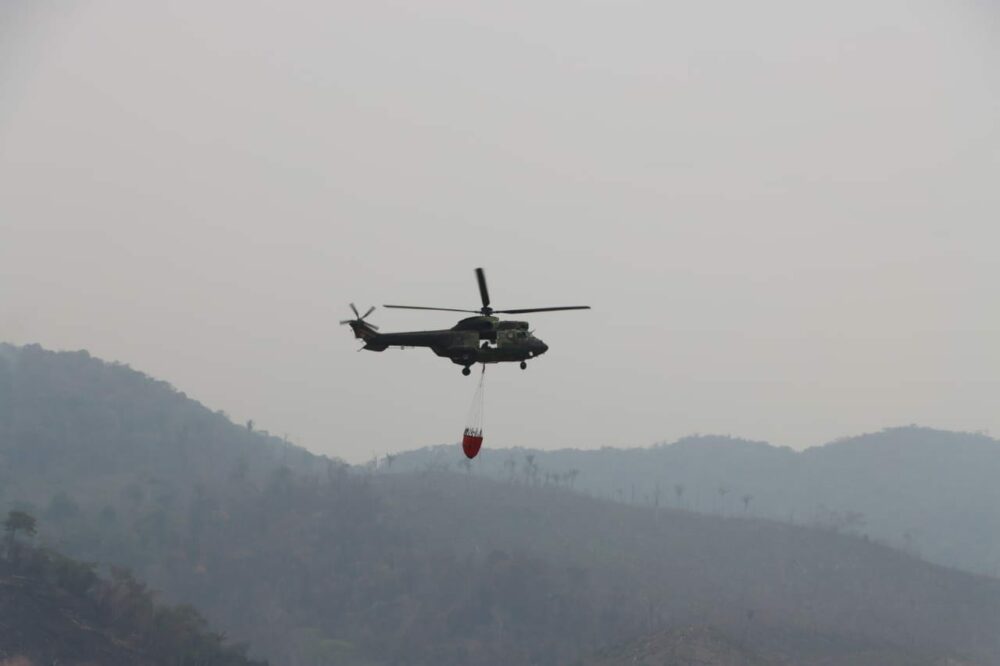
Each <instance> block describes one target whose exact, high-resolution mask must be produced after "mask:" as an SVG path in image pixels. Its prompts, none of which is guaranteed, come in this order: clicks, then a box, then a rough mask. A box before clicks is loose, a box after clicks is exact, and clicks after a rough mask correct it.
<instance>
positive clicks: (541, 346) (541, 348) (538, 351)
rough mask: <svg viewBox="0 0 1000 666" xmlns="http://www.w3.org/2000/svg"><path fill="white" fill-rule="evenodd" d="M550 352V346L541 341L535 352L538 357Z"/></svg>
mask: <svg viewBox="0 0 1000 666" xmlns="http://www.w3.org/2000/svg"><path fill="white" fill-rule="evenodd" d="M548 350H549V346H548V345H547V344H545V343H544V342H542V341H541V340H539V341H538V348H537V349H536V350H535V355H536V356H538V355H541V354H544V353H545V352H547V351H548Z"/></svg>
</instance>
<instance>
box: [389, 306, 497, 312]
mask: <svg viewBox="0 0 1000 666" xmlns="http://www.w3.org/2000/svg"><path fill="white" fill-rule="evenodd" d="M382 307H384V308H396V309H397V310H438V311H440V312H471V313H473V314H479V310H459V309H458V308H425V307H422V306H420V305H383V306H382Z"/></svg>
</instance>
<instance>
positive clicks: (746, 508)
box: [740, 495, 753, 513]
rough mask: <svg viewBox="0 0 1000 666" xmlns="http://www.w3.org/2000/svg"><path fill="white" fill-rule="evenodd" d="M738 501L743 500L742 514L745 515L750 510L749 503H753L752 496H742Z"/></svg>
mask: <svg viewBox="0 0 1000 666" xmlns="http://www.w3.org/2000/svg"><path fill="white" fill-rule="evenodd" d="M740 499H742V500H743V513H746V512H747V511H749V510H750V502H751V501H753V495H744V496H743V497H742V498H740Z"/></svg>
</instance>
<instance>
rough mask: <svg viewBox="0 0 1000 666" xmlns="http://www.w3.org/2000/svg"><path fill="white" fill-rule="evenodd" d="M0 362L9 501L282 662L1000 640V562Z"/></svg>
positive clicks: (88, 363)
mask: <svg viewBox="0 0 1000 666" xmlns="http://www.w3.org/2000/svg"><path fill="white" fill-rule="evenodd" d="M0 368H2V370H0V378H2V382H0V383H2V384H3V388H2V389H0V390H2V391H3V394H2V395H3V400H4V402H5V404H7V405H8V406H9V405H15V406H16V408H15V409H9V408H8V409H6V410H5V411H4V416H3V417H2V418H3V421H2V423H0V456H3V478H4V481H5V483H4V486H3V494H2V496H0V504H2V505H4V506H5V508H11V507H22V506H34V507H35V509H37V510H38V511H39V512H40V513H41V514H42V515H41V517H42V518H43V521H42V529H41V531H40V535H39V538H40V539H41V540H42V541H43V542H45V543H49V544H60V547H61V548H62V549H63V550H64V551H65V552H69V553H71V554H73V555H74V556H78V557H85V558H86V559H88V560H91V561H97V562H102V563H116V564H127V565H129V566H131V567H132V568H133V569H134V570H135V571H136V573H137V575H138V576H139V577H140V578H141V579H143V580H148V581H150V584H151V585H152V586H153V587H154V588H156V589H158V590H162V592H163V594H164V596H165V598H166V599H168V600H170V601H171V602H184V603H190V604H192V605H194V606H195V607H197V608H199V609H200V610H202V611H203V612H205V614H206V616H207V617H208V618H209V619H210V620H211V622H212V623H213V625H215V626H219V627H221V628H223V629H225V631H226V632H227V634H228V635H231V636H233V637H235V638H236V639H238V640H243V641H249V642H250V643H251V645H252V649H253V650H254V653H255V654H260V655H265V656H267V657H269V658H271V659H272V660H273V661H274V662H275V663H280V664H283V665H288V666H307V665H308V666H314V665H323V664H331V665H332V664H358V665H360V664H371V665H374V664H469V665H477V664H481V665H484V666H485V665H487V664H510V663H523V664H561V663H571V662H573V661H575V660H577V659H580V658H583V657H585V656H586V655H589V654H592V653H594V652H596V651H597V650H599V649H601V648H603V647H606V646H609V645H615V644H621V643H622V642H623V641H628V640H631V639H638V638H639V637H641V636H644V635H651V634H653V633H655V632H662V631H669V630H672V629H677V628H680V627H691V626H701V627H704V626H712V627H716V628H717V630H718V631H720V632H723V634H724V635H732V636H737V637H739V638H740V640H744V641H747V643H746V646H747V649H749V650H758V649H760V651H761V654H783V653H788V654H792V653H795V652H794V650H792V647H790V646H791V644H793V643H794V644H804V647H801V649H806V648H808V649H809V650H812V651H813V652H814V653H815V654H818V655H821V656H824V658H829V659H835V655H836V654H837V652H836V651H837V649H841V648H842V647H843V646H845V645H847V646H850V645H873V646H876V647H877V649H878V650H880V651H881V653H882V654H886V655H905V654H912V653H913V652H914V651H916V652H919V653H921V654H926V655H929V656H930V655H942V656H959V657H970V658H973V659H975V660H976V661H977V662H978V663H981V664H988V663H997V662H1000V636H998V632H997V631H996V627H997V626H1000V582H998V581H995V580H991V579H987V578H979V577H975V576H972V575H968V574H962V573H958V572H954V571H949V570H946V569H944V568H941V567H938V566H934V565H930V564H927V563H924V562H921V561H919V560H917V559H915V558H912V557H910V556H907V555H905V554H903V553H901V552H898V551H894V550H891V549H888V548H885V547H883V546H880V545H878V544H875V543H873V542H871V541H868V540H865V539H863V538H861V537H858V536H849V535H843V534H838V533H835V532H834V531H832V530H829V529H806V528H803V527H798V526H793V525H788V524H780V523H778V522H772V521H766V520H760V519H751V518H739V519H737V518H734V517H732V516H733V512H732V511H729V512H727V517H721V516H706V515H701V514H698V513H694V512H691V511H686V510H679V509H666V508H663V506H662V504H661V506H660V507H658V508H657V507H655V505H654V506H646V507H641V506H628V505H626V504H624V503H620V502H610V501H607V500H604V499H597V498H588V497H585V496H583V495H581V494H580V493H577V492H572V491H570V490H569V489H568V488H566V487H565V486H567V485H570V484H569V482H563V481H559V482H555V481H552V480H551V479H549V480H548V481H549V483H548V485H546V479H545V477H544V476H543V472H542V469H544V468H539V466H538V461H537V460H527V459H525V462H526V463H530V464H522V463H521V462H518V464H517V465H516V466H515V467H514V468H513V469H511V468H510V467H509V466H507V467H501V475H500V476H501V478H500V480H494V479H490V478H486V477H485V476H484V475H482V474H479V473H474V472H476V471H477V470H476V468H475V467H474V466H470V467H469V471H463V472H460V473H454V472H442V471H415V472H410V473H396V472H397V470H399V469H400V467H402V466H395V465H394V466H393V467H392V468H391V469H392V471H393V473H391V474H387V473H383V472H382V471H381V469H389V467H388V465H386V466H385V467H384V468H381V469H380V470H372V469H369V470H366V471H359V470H352V469H350V468H348V467H347V466H345V465H342V464H338V463H337V462H335V461H330V460H327V459H324V458H320V457H316V456H312V455H310V454H308V453H306V452H304V451H301V450H299V449H295V448H294V447H290V446H288V445H287V444H285V443H283V442H280V441H277V440H275V439H274V438H270V437H268V436H266V435H263V434H259V433H255V432H251V431H250V430H248V429H247V428H246V427H243V426H237V425H235V424H232V423H230V422H229V421H228V420H227V419H226V418H225V417H224V416H222V415H219V414H215V413H212V412H210V411H209V410H207V409H205V408H204V407H202V406H201V405H198V404H197V403H193V402H190V401H188V400H186V399H185V398H184V397H183V396H182V395H181V394H179V393H177V392H176V391H174V390H173V389H171V388H170V387H169V386H166V385H164V384H162V383H159V382H155V381H154V380H151V379H149V378H147V377H144V376H142V375H140V374H139V373H136V372H134V371H131V370H129V369H127V368H125V367H123V366H114V365H108V364H104V363H101V362H100V361H96V360H95V359H92V358H90V357H88V356H86V355H84V354H55V353H52V352H46V351H44V350H41V349H38V348H23V349H18V348H13V347H5V348H4V354H3V355H2V356H0ZM132 442H134V445H133V444H131V443H132ZM133 446H134V448H135V450H131V447H133ZM728 446H730V444H727V443H722V444H721V445H720V447H719V452H720V455H722V454H724V455H728V454H726V453H725V451H724V450H725V449H726V447H728ZM736 446H737V447H739V446H740V445H736ZM739 450H740V451H745V449H739ZM746 451H747V453H746V455H747V457H748V464H749V463H750V462H753V461H756V460H758V458H757V457H756V455H755V454H754V453H753V452H752V451H749V450H746ZM762 451H766V452H767V454H766V455H768V456H770V455H771V454H772V453H773V454H774V456H773V457H774V459H775V461H776V462H774V463H773V464H775V465H782V464H784V460H785V459H786V458H787V455H786V453H783V452H781V451H778V452H776V453H775V452H773V451H771V450H770V449H766V448H764V449H762ZM703 452H708V453H709V454H712V450H711V449H707V448H706V449H702V448H699V449H698V451H697V453H698V454H699V455H700V454H702V453H703ZM595 453H599V452H595ZM437 455H439V456H440V460H439V463H440V462H442V461H443V462H446V463H447V464H448V465H450V466H452V467H454V468H459V467H458V465H457V461H459V460H460V456H461V453H460V451H459V450H458V449H457V448H452V449H449V450H444V449H442V450H440V451H439V452H438V454H437ZM713 455H714V454H713ZM95 460H99V461H102V462H95ZM487 460H488V458H487ZM791 460H797V458H795V457H794V456H793V457H792V458H791ZM70 461H72V462H70ZM771 464H772V463H771V462H768V463H767V465H771ZM432 467H443V464H435V465H433V466H432ZM733 467H735V465H733ZM582 478H583V476H582V475H581V480H582ZM578 482H579V480H578ZM730 499H731V498H730ZM637 504H638V502H637ZM828 636H837V637H838V639H837V642H836V644H831V643H830V642H829V641H827V640H826V639H825V638H823V637H828ZM741 645H742V644H741ZM796 649H800V648H796ZM782 651H784V652H782ZM817 663H818V662H817ZM829 663H836V662H835V661H832V662H829ZM841 663H845V662H841ZM886 663H892V662H886Z"/></svg>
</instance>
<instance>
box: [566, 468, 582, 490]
mask: <svg viewBox="0 0 1000 666" xmlns="http://www.w3.org/2000/svg"><path fill="white" fill-rule="evenodd" d="M578 476H580V470H578V469H575V468H574V469H571V470H570V471H568V472H566V478H568V479H569V487H570V488H572V487H573V484H574V483H576V477H578Z"/></svg>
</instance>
